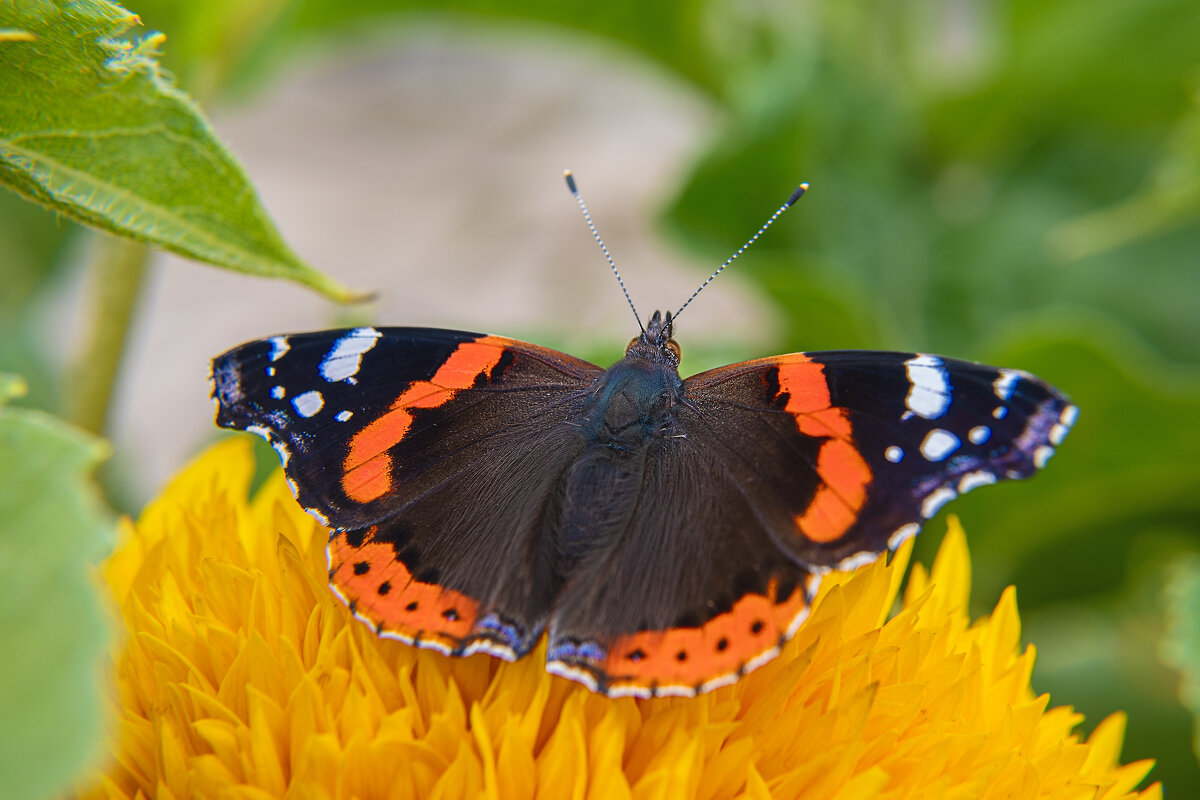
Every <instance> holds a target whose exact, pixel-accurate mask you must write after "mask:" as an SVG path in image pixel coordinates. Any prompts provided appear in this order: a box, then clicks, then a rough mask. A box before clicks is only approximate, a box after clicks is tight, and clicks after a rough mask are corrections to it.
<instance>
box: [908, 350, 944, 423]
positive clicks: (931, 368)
mask: <svg viewBox="0 0 1200 800" xmlns="http://www.w3.org/2000/svg"><path fill="white" fill-rule="evenodd" d="M904 370H905V373H906V374H907V375H908V382H909V384H910V387H909V390H908V397H906V398H904V405H905V406H906V407H907V408H908V410H909V411H911V412H912V413H913V414H916V415H917V416H918V417H924V418H925V419H936V418H937V417H940V416H941V415H942V414H945V413H946V409H947V408H949V407H950V381H949V375H948V373H947V372H946V367H945V366H944V365H943V364H942V360H941V359H940V358H938V357H937V356H931V355H924V354H922V355H918V356H915V357H913V358H910V359H908V360H907V361H905V362H904Z"/></svg>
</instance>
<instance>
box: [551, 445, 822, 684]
mask: <svg viewBox="0 0 1200 800" xmlns="http://www.w3.org/2000/svg"><path fill="white" fill-rule="evenodd" d="M612 468H613V469H614V470H621V471H626V472H632V473H634V475H633V478H634V480H633V481H631V483H632V484H633V486H634V487H636V488H632V489H631V492H632V493H634V494H636V497H634V498H633V501H632V502H630V503H628V508H629V509H630V513H629V514H628V515H627V516H624V517H623V518H622V520H621V524H620V526H619V529H618V530H615V531H611V532H610V534H609V536H608V537H607V539H606V540H605V541H604V542H603V543H602V544H595V543H594V546H593V547H592V549H590V550H589V551H587V552H585V553H583V554H581V555H580V557H579V558H578V559H577V561H576V562H575V563H574V565H573V569H572V571H571V573H570V576H569V578H568V580H567V582H566V584H565V586H564V587H563V591H562V594H561V598H560V601H559V603H558V605H557V606H556V608H555V612H554V616H553V617H552V621H551V627H550V644H549V648H548V651H547V661H548V669H550V670H551V671H552V672H555V673H556V674H560V675H564V676H568V677H571V678H573V679H575V680H580V681H582V682H584V683H586V684H588V685H589V686H591V687H592V688H593V689H595V690H598V691H602V692H604V693H606V694H609V695H610V696H623V695H634V696H640V697H649V696H658V695H685V696H690V695H694V694H697V693H699V692H704V691H708V690H710V689H713V688H716V687H717V686H721V685H724V684H726V683H731V682H733V681H734V680H736V679H737V678H738V677H739V676H740V675H741V674H743V673H744V672H747V671H749V670H751V669H753V668H754V667H756V666H758V665H759V664H761V663H764V662H765V661H767V660H769V659H770V658H772V657H773V656H774V655H775V654H777V653H778V652H779V650H778V648H779V646H780V645H781V644H782V643H783V642H784V641H786V640H787V639H788V638H790V637H791V635H792V634H793V633H794V632H795V630H796V628H797V627H798V626H799V625H800V623H801V622H803V620H804V619H805V617H806V616H807V614H808V603H809V601H810V600H811V596H812V592H814V591H815V589H816V585H817V583H816V580H815V579H814V576H813V575H812V574H811V573H810V571H809V570H808V569H807V568H806V567H805V566H803V565H801V564H797V563H796V562H794V561H793V560H792V559H791V558H790V557H789V556H788V555H787V554H785V553H783V552H782V551H781V550H780V549H779V548H778V547H777V546H776V545H775V544H774V542H773V541H772V540H771V537H770V535H769V534H768V532H767V531H766V529H765V528H764V526H763V525H762V524H761V522H760V520H759V519H758V516H757V513H756V511H755V509H754V508H753V505H752V503H751V501H750V499H749V498H747V497H746V496H745V495H744V494H742V493H741V492H740V491H739V490H738V487H737V486H736V484H735V483H734V482H733V481H731V480H730V479H729V476H728V475H727V474H725V472H724V469H723V467H722V465H721V464H720V463H719V462H718V461H717V460H716V459H715V458H714V457H713V454H712V453H711V452H709V451H707V450H706V449H705V448H704V447H702V446H701V445H699V444H698V443H697V442H696V441H695V440H693V439H691V438H690V437H687V436H683V435H670V436H665V437H662V438H659V439H658V440H656V441H655V442H654V443H652V444H651V445H650V446H649V447H648V448H647V449H646V451H645V452H644V453H643V454H641V455H640V456H639V457H638V458H636V459H635V461H634V463H632V464H629V463H620V462H616V461H614V463H613V467H612ZM610 485H611V484H610ZM569 502H578V503H585V502H592V503H596V502H598V499H597V498H594V497H590V496H589V497H580V498H569ZM657 532H662V533H661V535H659V534H658V533H657Z"/></svg>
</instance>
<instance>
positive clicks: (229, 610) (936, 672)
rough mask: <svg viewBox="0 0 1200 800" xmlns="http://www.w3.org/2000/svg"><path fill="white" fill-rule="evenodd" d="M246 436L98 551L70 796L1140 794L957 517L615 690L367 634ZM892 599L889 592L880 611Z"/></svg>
mask: <svg viewBox="0 0 1200 800" xmlns="http://www.w3.org/2000/svg"><path fill="white" fill-rule="evenodd" d="M253 470H254V462H253V458H252V453H251V450H250V445H249V442H248V441H246V440H244V439H240V438H239V439H236V440H230V441H228V442H225V443H222V444H220V445H218V446H216V447H213V448H212V449H210V450H209V451H208V452H206V453H205V454H204V455H202V456H201V457H200V458H199V459H198V460H197V461H196V462H195V463H193V464H192V465H191V466H189V467H188V468H186V469H185V470H184V471H183V472H182V473H181V474H180V475H179V476H178V477H177V478H176V479H175V480H174V482H173V483H172V484H171V485H170V486H169V487H168V488H167V490H166V491H165V492H164V493H163V495H162V496H161V498H159V499H158V500H157V501H155V502H154V503H153V504H151V505H150V506H149V507H148V508H147V509H146V511H145V512H144V513H143V514H142V517H141V519H140V520H138V521H137V522H136V523H126V524H125V526H124V532H123V541H122V543H121V545H120V546H119V547H118V549H117V550H116V552H115V553H114V554H113V555H112V557H111V558H110V559H109V561H108V562H107V564H106V565H105V568H104V579H105V581H106V583H107V586H108V590H109V592H110V593H111V596H112V598H113V601H114V604H115V605H116V606H117V607H118V608H119V611H120V615H121V618H122V621H123V626H124V636H123V639H122V641H121V642H120V644H119V645H118V646H117V647H116V649H115V651H114V654H113V665H112V672H113V679H112V689H111V698H110V703H111V706H112V712H111V715H110V717H111V719H110V732H109V742H108V749H109V760H108V762H107V763H106V764H105V765H104V766H103V767H102V768H99V769H98V770H97V771H96V772H94V773H93V774H92V775H90V776H88V779H87V781H88V782H87V785H86V786H84V787H82V788H81V789H80V790H79V794H80V795H81V796H83V797H88V798H101V797H104V798H133V797H159V798H180V799H181V800H182V798H188V797H202V798H217V797H220V798H246V799H247V800H251V799H254V800H257V799H258V798H270V797H287V798H364V799H366V798H392V797H395V798H408V797H438V798H449V797H462V796H470V797H488V798H506V799H507V798H528V797H535V796H536V797H571V798H583V797H597V798H599V797H603V798H634V797H637V798H643V797H646V798H649V797H662V798H666V797H671V798H675V797H688V798H690V797H695V798H722V797H749V798H768V797H804V798H825V797H828V798H873V797H880V798H900V797H963V798H977V797H982V798H988V797H997V798H999V797H1048V798H1072V799H1074V798H1105V799H1106V800H1108V799H1110V798H1121V797H1145V798H1157V797H1161V788H1160V786H1159V785H1158V784H1154V785H1152V786H1150V787H1149V788H1147V789H1145V790H1142V791H1141V792H1140V793H1139V792H1138V790H1137V788H1136V787H1137V786H1138V785H1139V784H1140V783H1141V782H1142V780H1143V778H1144V777H1145V776H1146V774H1147V772H1148V771H1149V770H1150V767H1151V766H1152V762H1149V761H1139V762H1135V763H1132V764H1128V765H1125V766H1122V765H1120V764H1119V761H1118V758H1119V751H1120V746H1121V740H1122V736H1123V733H1124V725H1125V718H1124V716H1123V715H1121V714H1119V713H1118V714H1113V715H1112V716H1110V717H1109V718H1108V719H1106V720H1104V721H1103V722H1101V723H1100V725H1099V726H1097V728H1096V729H1095V731H1094V732H1093V733H1092V734H1091V736H1090V737H1088V738H1087V739H1086V740H1084V739H1082V738H1081V737H1080V736H1078V735H1077V734H1075V733H1073V732H1072V731H1073V729H1074V728H1075V727H1076V726H1077V725H1078V724H1079V723H1080V721H1081V719H1082V718H1081V717H1080V715H1078V714H1076V713H1074V712H1073V711H1072V710H1071V709H1069V708H1048V707H1047V706H1048V701H1049V698H1048V696H1046V695H1041V696H1037V695H1035V694H1034V693H1033V691H1032V689H1031V688H1030V672H1031V670H1032V668H1033V662H1034V650H1033V647H1032V646H1029V647H1026V648H1024V649H1022V648H1021V647H1020V618H1019V617H1018V614H1017V606H1016V599H1015V594H1014V591H1013V590H1012V589H1011V588H1010V589H1008V590H1007V591H1005V592H1004V593H1003V595H1002V596H1001V597H1000V601H999V603H998V604H997V606H996V608H995V611H993V613H992V614H991V616H989V617H986V618H983V619H980V620H977V621H976V622H975V623H974V624H972V623H971V621H970V619H969V618H968V616H967V610H966V609H967V596H968V593H969V588H970V562H969V559H968V555H967V549H966V541H965V537H964V536H963V533H962V530H961V529H960V528H959V526H958V523H957V521H956V520H954V519H951V520H950V525H949V532H948V534H947V536H946V538H945V541H944V543H943V544H942V547H941V550H940V552H939V554H938V556H937V559H936V561H935V562H934V565H933V568H932V570H931V571H926V570H925V569H924V568H922V566H921V565H920V564H916V565H914V566H913V568H912V571H911V574H910V576H909V578H908V582H907V586H906V588H905V590H904V593H903V598H902V600H901V602H900V603H899V607H898V610H895V608H896V605H897V604H896V599H897V597H898V596H899V594H900V586H901V582H902V581H901V579H902V577H903V576H904V573H905V569H906V566H907V564H908V560H909V555H910V553H911V543H909V544H906V545H905V546H904V547H902V548H901V550H900V551H899V552H897V553H896V554H895V555H894V556H893V557H892V558H891V559H890V562H889V561H888V560H885V559H880V560H879V561H877V562H876V563H874V564H872V565H869V566H865V567H862V568H860V569H859V570H858V571H856V572H854V573H852V574H835V575H830V576H827V577H826V579H825V580H824V581H823V583H822V586H821V591H820V594H819V596H818V597H817V599H816V601H815V603H814V607H813V610H812V615H811V617H810V618H809V620H808V622H807V623H806V624H805V625H804V626H803V627H802V628H801V629H800V631H799V633H798V634H797V635H796V636H795V638H794V639H793V640H792V641H791V642H789V643H788V645H787V646H786V647H785V648H784V649H783V653H782V654H781V655H780V656H779V658H777V659H775V660H774V661H772V662H771V663H769V664H767V665H766V666H764V667H762V668H761V669H759V670H757V671H755V672H754V673H752V674H750V675H748V676H746V677H745V678H743V679H742V680H741V681H739V682H738V683H736V684H734V685H732V686H728V687H724V688H721V689H718V690H717V691H714V692H712V693H711V694H707V695H703V696H701V697H699V698H695V699H681V698H661V699H653V700H635V699H631V698H625V699H618V700H610V699H608V698H605V697H603V696H600V695H597V694H593V693H591V692H589V691H587V689H586V688H584V687H582V686H580V685H578V684H575V683H572V682H570V681H566V680H563V679H561V678H557V677H554V676H551V675H548V674H547V673H546V672H545V670H544V669H543V664H544V657H545V653H544V645H543V647H542V648H541V649H539V651H537V652H535V653H532V654H530V655H529V656H527V657H526V658H524V659H522V660H521V661H518V662H515V663H505V662H501V661H499V660H497V659H493V658H490V657H489V656H487V655H484V654H479V655H475V656H471V657H469V658H462V659H453V658H447V657H445V656H442V655H440V654H437V653H434V652H430V651H425V650H417V649H415V648H412V647H408V646H406V645H404V644H402V643H400V642H396V641H390V640H386V639H379V638H376V637H375V636H374V635H373V634H372V633H371V631H370V630H369V629H368V628H367V627H366V626H365V625H363V624H361V623H359V622H357V621H356V620H355V619H354V618H353V617H352V616H351V614H350V613H349V611H348V610H347V609H346V608H345V607H344V606H343V605H342V604H341V603H340V602H338V600H337V599H336V597H335V596H334V595H333V593H331V592H330V591H329V590H328V589H327V588H326V586H325V576H326V564H325V545H326V542H327V541H328V531H327V530H326V529H324V528H322V527H321V526H319V525H318V524H317V523H316V522H315V521H314V520H313V519H311V518H310V517H309V516H308V515H306V514H305V513H303V511H301V510H300V509H299V508H298V507H297V505H296V503H295V502H294V501H293V500H292V497H291V495H290V494H289V493H288V490H287V488H286V486H285V484H284V481H283V478H282V476H276V477H275V478H274V479H272V480H271V481H270V482H269V483H268V484H267V485H266V486H265V487H264V488H263V489H262V490H261V491H259V492H258V494H257V496H256V497H254V498H253V499H250V498H249V494H248V492H249V486H250V482H251V478H252V474H253ZM893 611H894V613H893Z"/></svg>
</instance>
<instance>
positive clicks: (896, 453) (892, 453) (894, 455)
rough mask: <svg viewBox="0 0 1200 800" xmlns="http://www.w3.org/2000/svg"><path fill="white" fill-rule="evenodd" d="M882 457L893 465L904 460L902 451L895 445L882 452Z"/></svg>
mask: <svg viewBox="0 0 1200 800" xmlns="http://www.w3.org/2000/svg"><path fill="white" fill-rule="evenodd" d="M883 457H884V458H886V459H887V460H888V461H890V462H892V463H893V464H899V463H900V462H901V461H902V460H903V459H904V450H903V448H900V447H897V446H896V445H892V446H891V447H889V448H888V449H887V450H884V451H883Z"/></svg>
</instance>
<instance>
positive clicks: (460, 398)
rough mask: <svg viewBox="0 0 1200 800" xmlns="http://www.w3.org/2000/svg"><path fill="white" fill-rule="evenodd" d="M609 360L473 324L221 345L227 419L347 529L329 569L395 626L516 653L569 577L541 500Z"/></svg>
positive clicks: (424, 640)
mask: <svg viewBox="0 0 1200 800" xmlns="http://www.w3.org/2000/svg"><path fill="white" fill-rule="evenodd" d="M600 372H601V370H600V369H599V368H598V367H595V366H593V365H591V364H588V363H587V362H584V361H581V360H578V359H574V358H571V357H570V356H566V355H563V354H561V353H556V352H554V351H551V350H547V349H545V348H541V347H537V346H535V345H530V344H525V343H522V342H516V341H513V340H510V339H501V338H498V337H491V336H483V335H480V334H472V333H464V332H458V331H444V330H429V329H413V328H357V329H349V330H340V331H323V332H318V333H307V334H294V335H290V336H286V337H273V338H271V339H264V340H261V341H257V342H250V343H248V344H245V345H242V346H240V347H237V348H234V349H233V350H230V351H229V352H227V353H225V354H224V355H222V356H219V357H218V358H217V359H215V360H214V362H213V383H214V397H215V398H216V400H217V402H218V417H217V421H218V424H220V425H222V426H224V427H231V428H238V429H241V430H249V431H252V432H255V433H258V434H260V435H262V436H264V437H265V438H267V439H268V441H270V442H271V443H272V444H273V445H274V446H275V447H276V449H277V450H278V451H279V452H280V455H281V457H282V459H283V462H284V469H285V472H286V474H287V477H288V480H289V483H290V484H291V486H292V488H293V491H294V492H295V494H296V497H297V499H298V500H299V502H300V503H301V504H302V505H303V506H304V507H305V508H306V509H308V510H309V511H310V512H311V513H313V514H314V515H315V516H317V517H318V519H320V520H321V521H322V522H323V523H324V524H327V525H329V526H330V527H332V528H334V529H335V532H334V535H333V536H332V538H331V540H330V546H329V559H330V565H329V566H330V583H331V585H332V586H333V588H334V589H335V591H337V592H338V594H339V595H340V596H341V597H342V598H343V600H345V601H346V602H347V604H348V605H349V606H350V607H351V608H352V609H353V610H354V612H355V614H356V615H358V616H359V617H360V618H362V619H363V620H364V621H366V622H368V623H369V624H371V626H372V627H373V628H374V629H375V630H376V631H377V632H378V633H380V634H381V635H386V636H392V637H395V638H400V639H404V640H406V641H410V642H414V643H416V644H421V645H423V646H428V647H434V648H437V649H440V650H443V651H444V652H451V653H455V654H462V653H465V652H472V651H474V650H477V649H481V650H488V651H490V652H493V653H495V654H497V655H501V656H503V657H507V658H515V657H517V656H519V655H521V654H523V653H524V652H525V650H527V649H528V647H529V646H530V642H531V641H534V640H536V637H537V635H538V634H539V633H540V632H541V627H542V625H543V624H544V620H545V618H546V615H547V613H548V611H549V605H550V603H551V601H552V594H553V591H554V587H555V578H554V572H553V570H554V564H553V563H552V560H551V553H550V552H549V551H546V550H545V548H544V546H543V539H544V535H545V531H544V530H543V521H542V514H541V507H542V505H544V503H545V500H546V498H547V497H548V496H549V495H551V494H552V489H553V483H554V482H555V481H556V480H557V478H558V472H561V470H562V469H563V468H564V467H563V466H561V465H560V466H558V467H557V468H556V467H554V466H553V465H554V463H555V462H556V461H557V462H562V463H567V462H569V461H570V460H571V458H572V457H573V455H572V454H573V452H574V451H575V450H576V449H577V448H578V447H579V443H578V435H577V434H576V433H575V429H574V428H572V427H571V426H570V425H569V424H567V423H568V422H569V421H571V420H572V419H575V418H578V417H579V416H580V415H581V414H582V413H583V406H584V404H585V402H586V392H587V388H588V386H589V385H590V383H591V382H592V380H593V379H594V378H595V376H596V375H598V374H600Z"/></svg>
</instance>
